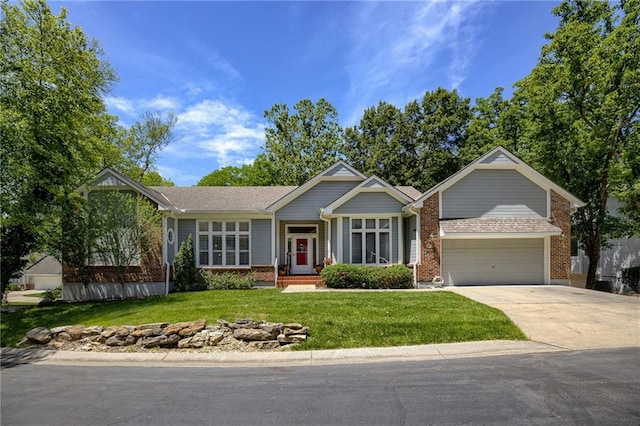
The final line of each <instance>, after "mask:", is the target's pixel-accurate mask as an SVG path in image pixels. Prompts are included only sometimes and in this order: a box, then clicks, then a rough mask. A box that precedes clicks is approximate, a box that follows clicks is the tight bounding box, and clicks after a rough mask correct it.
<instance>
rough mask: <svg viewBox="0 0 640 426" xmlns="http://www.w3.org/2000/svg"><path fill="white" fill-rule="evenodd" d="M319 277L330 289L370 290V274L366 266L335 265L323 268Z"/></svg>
mask: <svg viewBox="0 0 640 426" xmlns="http://www.w3.org/2000/svg"><path fill="white" fill-rule="evenodd" d="M320 276H322V281H323V282H324V285H326V286H327V287H330V288H372V287H371V286H370V281H371V273H370V271H369V268H367V267H366V266H359V265H348V264H345V263H337V264H335V265H330V266H327V267H326V268H324V269H323V270H322V272H320Z"/></svg>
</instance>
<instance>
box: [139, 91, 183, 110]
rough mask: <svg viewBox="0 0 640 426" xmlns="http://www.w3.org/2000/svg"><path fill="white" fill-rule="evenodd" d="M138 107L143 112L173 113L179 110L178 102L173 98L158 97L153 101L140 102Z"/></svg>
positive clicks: (144, 100)
mask: <svg viewBox="0 0 640 426" xmlns="http://www.w3.org/2000/svg"><path fill="white" fill-rule="evenodd" d="M138 106H139V108H142V109H143V110H159V111H168V112H175V111H176V110H178V109H179V108H180V101H178V100H177V99H175V98H173V97H169V96H163V95H158V96H156V97H155V98H153V99H143V100H141V101H140V102H139V105H138Z"/></svg>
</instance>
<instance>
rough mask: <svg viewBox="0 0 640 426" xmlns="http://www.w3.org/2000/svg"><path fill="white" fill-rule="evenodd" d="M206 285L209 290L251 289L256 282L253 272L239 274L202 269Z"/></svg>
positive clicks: (201, 272)
mask: <svg viewBox="0 0 640 426" xmlns="http://www.w3.org/2000/svg"><path fill="white" fill-rule="evenodd" d="M200 274H201V276H202V279H203V281H204V283H205V286H206V288H207V289H209V290H249V289H251V288H253V285H254V284H255V282H256V276H255V274H254V273H253V272H251V273H248V274H244V275H242V274H237V273H234V272H211V271H206V270H202V271H200Z"/></svg>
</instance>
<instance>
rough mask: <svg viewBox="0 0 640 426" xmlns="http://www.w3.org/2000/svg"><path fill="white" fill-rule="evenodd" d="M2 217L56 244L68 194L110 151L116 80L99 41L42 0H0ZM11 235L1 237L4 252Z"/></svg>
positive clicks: (28, 233) (30, 234)
mask: <svg viewBox="0 0 640 426" xmlns="http://www.w3.org/2000/svg"><path fill="white" fill-rule="evenodd" d="M0 9H1V13H2V15H1V17H0V18H1V19H0V40H1V42H0V140H2V143H1V144H0V209H1V212H0V221H1V226H2V228H3V230H4V229H5V228H7V229H16V230H20V232H21V233H23V235H24V238H25V241H31V240H34V241H36V243H37V245H38V246H40V247H42V246H44V245H45V243H49V246H50V248H55V249H56V250H57V249H58V241H59V240H58V238H59V237H60V232H59V226H58V225H59V220H60V217H61V215H62V214H63V207H62V206H63V205H64V202H65V201H64V200H65V199H66V198H67V196H68V194H70V193H71V192H72V191H73V190H74V189H75V188H76V187H77V186H79V185H80V184H81V183H83V182H85V181H86V180H87V178H88V177H89V176H92V175H94V174H95V173H96V172H97V171H98V170H99V169H100V167H101V166H102V164H101V162H102V161H103V159H104V158H106V157H110V156H112V155H113V150H112V147H110V146H109V144H108V142H107V141H106V139H105V136H106V135H108V134H110V133H111V130H110V127H111V126H112V124H113V122H114V120H113V118H112V117H111V116H109V115H107V113H106V109H105V106H104V103H103V99H102V96H103V95H104V94H106V93H107V92H108V91H109V90H110V88H111V84H112V83H113V82H114V81H115V73H114V72H113V70H112V69H111V68H110V66H109V64H108V63H107V62H105V61H103V60H101V59H100V56H101V55H102V51H101V49H100V47H99V45H98V43H97V42H96V41H93V40H87V38H86V37H85V35H84V33H83V32H82V30H81V29H80V28H78V27H71V25H70V24H69V23H68V22H67V21H66V14H67V12H66V10H65V9H64V8H63V9H62V10H61V12H60V14H59V15H58V16H55V15H53V14H52V13H51V10H50V8H49V6H48V5H47V4H46V3H45V1H43V0H39V1H35V0H26V1H24V2H20V3H19V4H11V3H9V2H7V1H3V2H2V3H1V5H0ZM13 241H14V240H13V239H6V240H4V241H3V252H4V251H5V250H6V252H7V253H15V254H16V256H17V255H18V254H19V253H20V250H19V248H10V247H8V244H11V243H12V242H13Z"/></svg>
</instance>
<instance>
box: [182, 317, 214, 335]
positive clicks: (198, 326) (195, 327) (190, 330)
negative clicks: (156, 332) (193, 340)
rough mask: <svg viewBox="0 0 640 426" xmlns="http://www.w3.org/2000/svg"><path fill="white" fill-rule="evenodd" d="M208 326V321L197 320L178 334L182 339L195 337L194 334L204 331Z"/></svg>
mask: <svg viewBox="0 0 640 426" xmlns="http://www.w3.org/2000/svg"><path fill="white" fill-rule="evenodd" d="M206 326H207V321H206V320H203V319H201V320H197V321H194V322H192V323H191V324H189V326H187V327H185V328H183V329H182V330H180V331H179V332H178V334H179V335H180V336H182V337H189V336H193V335H194V334H196V333H197V332H199V331H201V330H204V328H205V327H206Z"/></svg>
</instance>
